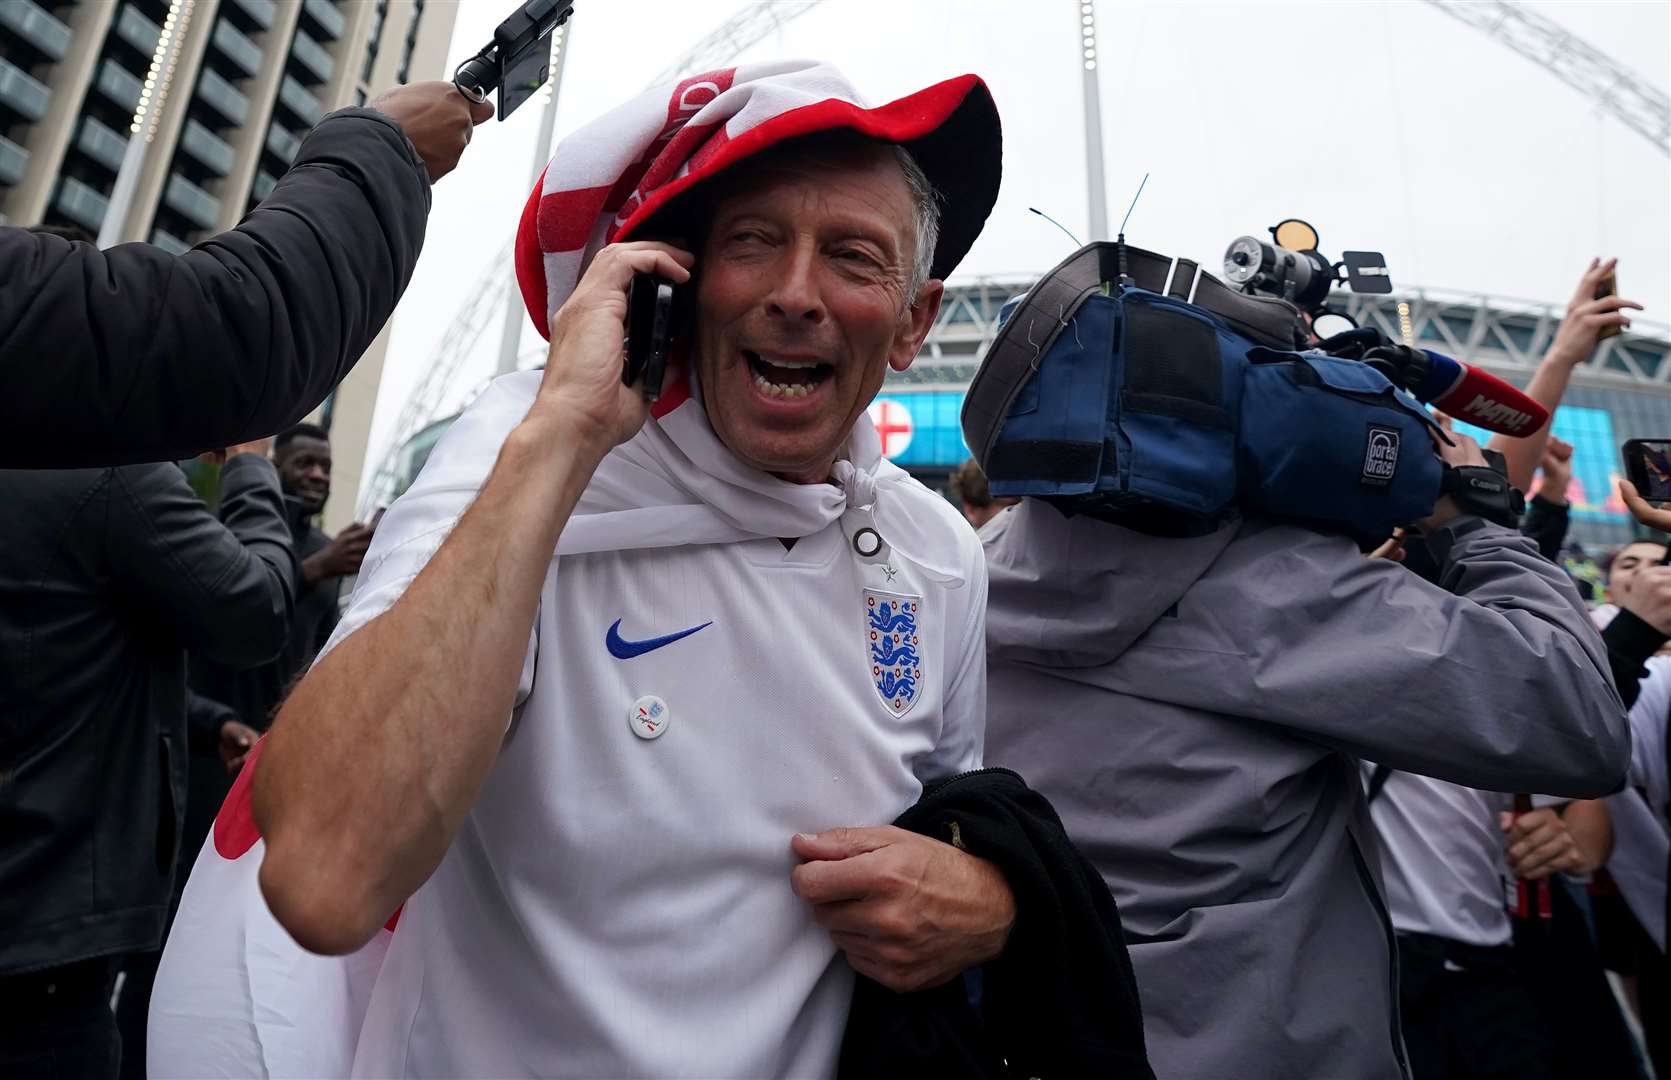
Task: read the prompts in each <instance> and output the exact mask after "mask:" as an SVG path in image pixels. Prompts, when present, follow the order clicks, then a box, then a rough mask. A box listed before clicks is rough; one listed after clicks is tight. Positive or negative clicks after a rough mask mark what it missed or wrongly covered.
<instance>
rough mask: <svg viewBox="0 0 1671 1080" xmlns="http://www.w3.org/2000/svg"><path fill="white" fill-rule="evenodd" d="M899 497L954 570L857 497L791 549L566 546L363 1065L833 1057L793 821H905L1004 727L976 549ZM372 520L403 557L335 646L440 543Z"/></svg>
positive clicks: (402, 1067) (376, 1069) (705, 1062)
mask: <svg viewBox="0 0 1671 1080" xmlns="http://www.w3.org/2000/svg"><path fill="white" fill-rule="evenodd" d="M905 494H906V496H908V497H909V498H911V499H912V500H914V504H913V506H912V513H913V514H922V515H928V516H929V517H930V518H932V519H934V521H936V522H943V525H944V528H943V530H942V531H943V532H944V537H945V544H946V545H948V546H949V549H950V550H955V551H956V552H957V560H956V562H957V565H960V566H961V567H962V569H963V571H964V577H965V581H964V583H963V584H961V585H959V586H957V587H948V586H946V585H943V584H939V583H937V582H936V581H935V580H931V579H930V578H929V576H928V575H927V574H926V573H924V572H923V571H922V570H921V569H920V568H918V567H916V566H914V565H912V564H911V563H909V562H907V561H905V560H904V559H902V558H899V557H897V556H894V555H892V554H890V553H889V552H888V551H887V550H886V549H884V550H883V551H882V552H881V553H880V554H879V555H876V556H872V557H870V558H865V557H863V556H862V555H861V554H860V551H865V552H868V551H869V550H870V549H871V547H873V546H874V540H873V537H874V535H875V534H873V533H871V534H865V535H860V533H861V531H862V530H863V528H864V527H865V526H866V525H867V524H869V523H870V519H869V515H868V514H867V513H865V512H863V511H859V510H850V511H848V512H847V514H846V515H844V516H843V517H842V518H841V519H839V520H838V521H836V522H834V523H832V524H830V525H829V526H827V527H826V528H824V529H823V531H821V532H818V533H815V534H813V535H810V536H806V537H803V538H801V539H800V540H799V541H798V542H796V543H795V544H794V546H793V548H792V549H790V550H785V548H784V546H783V544H782V543H781V542H780V541H778V540H775V539H760V540H745V541H741V542H734V543H728V544H713V545H702V546H686V547H675V548H661V549H645V550H629V551H620V552H602V553H594V554H584V555H566V556H564V557H562V558H561V559H560V560H559V561H558V563H557V564H556V566H555V568H554V571H553V573H551V574H548V576H547V578H546V582H545V587H544V589H543V592H542V597H541V607H540V612H539V616H538V619H537V622H536V627H535V634H534V641H533V642H531V644H530V655H529V658H528V661H527V662H526V663H525V665H524V678H523V687H522V691H521V693H520V694H519V701H520V704H519V706H518V708H517V710H516V713H515V715H514V716H513V717H512V719H511V723H510V726H509V729H508V732H507V734H506V737H505V742H504V746H503V749H502V751H501V753H500V756H499V759H498V761H497V763H496V764H495V766H494V768H493V771H492V773H491V775H490V776H489V778H488V780H487V783H486V786H485V788H484V790H483V792H482V794H481V797H480V799H479V800H478V802H477V804H476V805H475V807H474V808H473V810H472V811H471V813H470V815H469V818H468V819H467V820H466V822H465V823H464V825H463V827H462V829H461V830H460V832H459V834H458V837H457V839H456V840H455V842H454V843H453V846H452V848H451V850H450V851H449V852H448V854H447V855H446V857H445V858H444V859H443V861H442V863H441V865H440V867H439V868H438V869H437V870H436V872H435V874H434V875H433V876H432V877H431V878H430V879H429V880H428V881H427V882H426V883H425V884H424V885H423V886H422V887H421V888H420V889H419V890H418V891H417V893H415V894H414V895H413V896H412V897H411V899H410V900H408V902H407V903H406V905H405V907H404V909H403V910H402V912H401V914H400V918H399V923H398V925H397V927H396V929H395V932H394V935H393V937H392V940H391V942H390V946H389V951H388V955H387V958H386V959H385V961H384V964H383V967H382V970H381V972H380V974H379V976H378V980H377V984H376V986H375V989H374V990H373V991H372V996H371V1000H370V1004H369V1007H368V1011H367V1017H366V1021H365V1025H364V1028H363V1031H362V1035H361V1038H360V1043H359V1049H358V1052H357V1054H356V1058H355V1065H354V1071H355V1073H356V1075H366V1076H386V1075H409V1076H461V1075H472V1076H516V1075H542V1076H610V1077H625V1076H669V1077H672V1076H685V1077H716V1076H725V1077H767V1076H795V1077H801V1076H829V1075H831V1074H833V1072H834V1070H835V1065H836V1059H837V1052H838V1050H839V1046H840V1041H841V1035H842V1030H843V1027H844V1025H845V1021H846V1016H847V1008H848V1001H849V997H850V995H851V992H852V972H851V970H850V969H849V968H848V967H847V965H846V963H845V962H844V961H843V960H842V959H841V958H840V956H839V955H838V953H837V952H836V950H835V948H834V946H833V945H832V943H831V941H830V939H829V936H828V934H827V933H826V932H825V931H823V930H822V929H821V928H819V927H818V926H817V925H816V924H815V923H814V922H813V920H812V918H811V915H810V911H809V908H808V906H807V905H806V904H805V903H803V902H802V901H801V900H800V899H799V898H797V897H796V896H795V895H794V893H793V891H792V890H791V888H790V883H789V875H790V871H791V869H792V868H793V867H794V866H795V865H796V863H797V860H796V859H795V857H794V856H793V854H792V853H791V851H790V847H789V843H790V839H791V837H792V836H793V835H794V834H795V833H796V832H818V831H822V830H825V829H829V828H832V827H835V826H842V825H847V826H854V825H885V824H887V823H889V822H890V821H892V820H893V819H894V818H895V817H896V816H897V815H898V814H899V813H900V812H902V811H903V810H905V809H906V808H907V807H908V806H910V805H911V804H912V803H913V802H914V801H916V799H917V797H918V796H919V794H920V792H921V789H922V784H923V782H924V781H925V780H932V779H935V778H938V777H943V776H948V775H951V774H955V773H957V772H960V771H963V770H966V769H970V768H974V767H978V766H979V764H980V760H981V752H982V742H983V737H984V727H985V698H986V687H985V682H986V661H985V632H984V622H985V606H986V572H985V567H984V562H983V560H982V557H981V551H980V545H979V543H978V541H977V539H976V537H975V535H974V533H973V531H972V530H970V529H969V528H968V527H967V526H966V525H965V524H964V523H963V522H962V520H961V519H960V518H959V517H958V516H957V514H956V512H955V511H953V510H952V509H951V507H950V506H949V505H947V504H946V503H945V502H944V500H942V499H940V498H939V496H937V495H934V494H933V493H931V492H929V491H927V490H926V489H924V488H921V487H920V486H913V488H912V489H909V490H907V491H906V492H905ZM896 497H898V496H897V494H896ZM916 504H920V505H916ZM389 520H390V521H394V520H397V519H396V516H395V515H393V514H391V516H390V519H389ZM935 527H936V528H938V526H935ZM383 528H388V524H387V523H385V525H384V526H383ZM379 539H380V540H383V541H385V544H384V545H380V546H383V547H385V550H392V551H393V552H394V554H393V555H391V556H390V557H388V558H385V559H383V560H382V561H381V562H380V563H379V564H378V565H377V566H376V567H374V568H373V569H371V570H369V571H368V573H367V580H362V581H361V582H360V583H359V587H358V588H357V590H356V592H355V596H354V600H353V602H352V604H351V605H350V608H349V610H348V612H347V613H346V615H345V618H344V624H343V626H342V628H340V629H339V632H338V635H337V637H338V640H340V639H341V637H342V636H344V635H346V634H347V633H349V632H352V631H353V630H354V629H355V628H357V627H359V626H363V625H364V624H365V623H366V622H368V621H370V619H371V618H373V617H375V615H376V614H378V613H379V612H380V611H382V610H385V609H386V608H387V607H388V605H389V604H390V603H391V602H392V601H393V599H394V597H395V596H397V595H398V594H399V592H400V591H401V590H402V589H403V588H404V587H405V583H406V581H409V580H410V575H411V574H413V573H415V572H416V570H417V569H418V566H419V565H421V562H422V561H423V560H424V559H426V558H427V557H428V553H430V552H432V551H433V549H434V547H435V546H437V545H438V543H439V535H436V534H430V535H427V536H419V537H414V538H412V539H411V540H410V543H409V544H406V545H402V543H401V541H402V538H401V537H382V536H380V537H379ZM856 541H857V542H856ZM457 677H458V678H469V677H470V673H469V672H467V671H460V672H458V673H457ZM884 691H886V692H887V693H889V694H891V695H892V696H891V697H884ZM657 703H659V704H660V706H661V708H660V709H659V710H657V709H655V705H656V704H657ZM640 710H644V711H643V712H641V711H640ZM657 718H659V720H658V719H657ZM646 735H651V736H653V737H648V738H647V737H645V736H646Z"/></svg>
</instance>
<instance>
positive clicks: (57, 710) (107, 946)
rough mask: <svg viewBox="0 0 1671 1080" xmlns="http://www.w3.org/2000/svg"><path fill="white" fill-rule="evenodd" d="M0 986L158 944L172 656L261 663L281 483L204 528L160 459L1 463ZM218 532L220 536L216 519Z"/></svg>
mask: <svg viewBox="0 0 1671 1080" xmlns="http://www.w3.org/2000/svg"><path fill="white" fill-rule="evenodd" d="M0 506H3V507H5V513H3V514H0V552H3V553H4V555H3V556H0V976H4V975H9V974H14V973H17V972H23V971H30V970H34V969H37V968H47V967H55V966H58V965H61V964H67V963H71V962H74V961H77V960H85V959H89V958H92V957H97V956H107V955H114V954H117V953H126V952H137V951H140V950H145V949H154V948H156V947H157V946H158V945H159V944H160V943H161V941H162V931H163V924H164V921H165V919H166V917H167V914H168V900H169V891H170V886H171V883H172V879H173V876H174V856H175V848H176V846H177V845H178V843H179V834H180V822H181V820H182V814H183V811H184V800H185V790H186V747H187V738H188V735H187V731H188V728H187V719H186V717H187V705H186V651H187V650H188V649H190V650H191V651H192V652H193V653H201V654H203V655H206V656H212V657H214V658H215V659H217V660H219V661H221V662H223V663H228V664H246V665H248V664H258V663H262V662H263V661H265V660H267V659H269V658H270V657H272V656H273V655H275V654H276V653H277V652H278V651H279V649H280V647H281V646H282V645H283V644H284V641H285V635H286V634H287V633H288V630H289V622H290V608H291V603H292V597H293V596H294V594H295V573H296V571H295V561H294V558H293V556H292V554H291V539H290V528H289V526H288V524H287V523H286V521H285V516H284V501H283V497H282V496H281V495H280V493H279V482H278V473H277V472H276V471H274V469H273V466H272V464H271V463H270V462H268V461H267V460H265V459H264V458H259V457H256V456H254V455H252V454H239V455H238V456H236V457H234V458H232V460H230V461H228V462H227V463H226V467H225V469H224V470H223V471H222V473H221V520H220V521H217V520H216V519H215V516H214V515H213V514H211V513H210V512H209V510H208V509H207V508H206V507H205V506H204V505H203V502H202V500H200V499H199V498H198V497H197V495H196V494H194V493H193V491H192V489H191V488H190V486H188V485H187V483H186V479H185V476H184V475H183V474H182V473H181V472H180V470H179V469H178V468H177V467H176V466H174V465H171V464H161V465H130V466H126V467H123V468H116V469H91V470H40V471H29V472H25V471H6V470H0ZM223 522H224V524H223Z"/></svg>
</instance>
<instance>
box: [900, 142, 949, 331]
mask: <svg viewBox="0 0 1671 1080" xmlns="http://www.w3.org/2000/svg"><path fill="white" fill-rule="evenodd" d="M893 150H894V156H895V157H896V158H898V159H899V168H900V171H901V172H903V173H904V174H905V186H906V187H908V188H910V189H911V203H912V210H913V212H914V216H915V217H916V225H917V248H916V251H915V252H914V253H913V255H912V259H911V277H910V280H909V281H907V282H906V286H907V287H906V290H905V296H906V302H907V303H909V304H915V303H916V302H917V290H918V289H921V288H922V287H923V282H925V281H927V280H928V276H929V274H930V273H931V272H932V270H933V267H934V249H935V247H936V246H937V245H938V244H939V242H940V193H939V192H937V191H935V190H934V185H933V184H932V183H931V182H930V181H929V179H928V174H927V173H925V172H923V169H922V166H921V165H918V164H917V159H916V158H914V157H912V156H911V151H909V150H907V149H905V147H903V146H900V145H899V144H898V143H895V144H893Z"/></svg>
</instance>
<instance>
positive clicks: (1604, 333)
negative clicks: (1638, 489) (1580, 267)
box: [1596, 274, 1648, 498]
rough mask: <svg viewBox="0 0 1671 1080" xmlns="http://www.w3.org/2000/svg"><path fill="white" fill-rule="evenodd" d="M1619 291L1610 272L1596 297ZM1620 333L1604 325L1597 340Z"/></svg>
mask: <svg viewBox="0 0 1671 1080" xmlns="http://www.w3.org/2000/svg"><path fill="white" fill-rule="evenodd" d="M1618 291H1619V279H1618V276H1617V275H1615V274H1608V275H1607V276H1606V277H1604V278H1602V279H1601V281H1599V282H1597V283H1596V299H1597V300H1600V299H1601V298H1602V297H1604V296H1612V295H1613V294H1614V293H1616V292H1618ZM1618 333H1619V328H1618V327H1617V326H1604V327H1602V328H1601V331H1600V332H1599V333H1598V334H1596V340H1597V341H1606V340H1607V339H1608V338H1610V337H1615V336H1617V335H1618ZM1647 497H1648V496H1646V495H1644V496H1643V498H1647Z"/></svg>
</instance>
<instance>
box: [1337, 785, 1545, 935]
mask: <svg viewBox="0 0 1671 1080" xmlns="http://www.w3.org/2000/svg"><path fill="white" fill-rule="evenodd" d="M1373 768H1374V766H1373V765H1370V764H1369V763H1367V762H1366V763H1365V764H1364V775H1365V776H1366V777H1367V776H1368V775H1369V774H1370V771H1371V770H1372V769H1373ZM1565 801H1566V800H1564V799H1552V798H1547V797H1544V796H1534V797H1533V803H1534V804H1535V805H1538V806H1552V805H1559V804H1561V803H1563V802H1565ZM1369 809H1370V816H1371V817H1372V818H1374V820H1375V829H1376V832H1377V833H1378V834H1379V836H1380V839H1381V874H1382V879H1383V882H1384V884H1385V885H1386V889H1387V909H1388V914H1389V915H1390V916H1391V918H1392V924H1393V929H1395V930H1397V931H1399V932H1401V933H1412V934H1432V935H1433V936H1435V937H1442V938H1448V939H1450V940H1451V941H1460V942H1463V943H1465V944H1468V945H1481V946H1494V945H1506V944H1508V943H1509V941H1510V940H1511V939H1512V938H1513V937H1514V928H1513V926H1512V925H1510V923H1509V915H1508V908H1507V905H1506V901H1507V896H1506V894H1505V884H1506V878H1507V875H1508V856H1507V854H1506V852H1505V850H1504V849H1505V847H1506V845H1505V843H1504V839H1505V834H1504V833H1503V831H1502V829H1501V828H1499V827H1498V824H1497V815H1498V814H1499V813H1501V812H1503V811H1506V810H1513V809H1514V797H1513V796H1512V795H1506V794H1503V793H1501V792H1496V791H1480V790H1478V789H1476V788H1470V787H1463V786H1462V785H1460V784H1452V783H1450V782H1449V781H1446V780H1436V779H1434V778H1433V777H1431V776H1418V775H1416V774H1415V773H1408V772H1403V771H1401V770H1397V769H1395V770H1393V772H1391V773H1390V774H1388V776H1387V782H1386V784H1385V786H1383V787H1382V789H1381V793H1380V794H1379V795H1377V796H1376V797H1375V800H1374V801H1373V802H1371V803H1370V806H1369Z"/></svg>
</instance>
